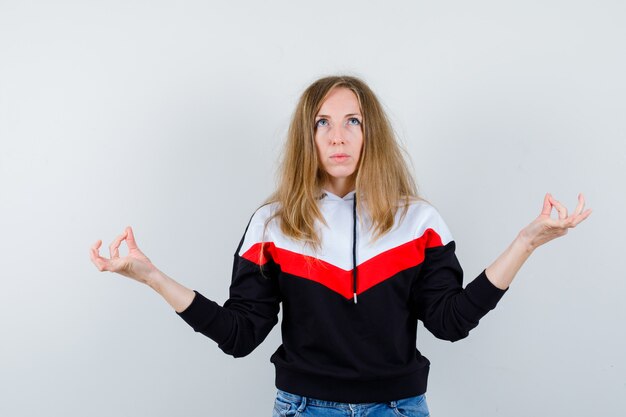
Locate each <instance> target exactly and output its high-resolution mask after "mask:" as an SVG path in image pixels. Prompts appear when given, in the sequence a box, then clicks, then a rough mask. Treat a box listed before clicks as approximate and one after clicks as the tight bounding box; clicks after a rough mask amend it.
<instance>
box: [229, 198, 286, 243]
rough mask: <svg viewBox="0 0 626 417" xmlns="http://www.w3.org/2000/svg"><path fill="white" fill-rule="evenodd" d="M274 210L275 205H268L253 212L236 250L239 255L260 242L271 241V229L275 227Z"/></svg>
mask: <svg viewBox="0 0 626 417" xmlns="http://www.w3.org/2000/svg"><path fill="white" fill-rule="evenodd" d="M276 209H277V203H269V204H264V205H262V206H261V207H259V208H257V209H256V210H255V211H254V213H253V214H252V217H250V221H249V222H248V225H247V226H246V230H245V232H244V235H243V237H242V239H241V243H240V245H239V248H238V250H237V252H238V253H239V254H240V255H242V254H243V253H246V252H247V251H249V250H250V249H251V248H253V247H255V246H256V245H258V244H260V243H262V242H270V241H271V236H272V234H273V229H275V227H276V218H274V217H273V216H274V213H276Z"/></svg>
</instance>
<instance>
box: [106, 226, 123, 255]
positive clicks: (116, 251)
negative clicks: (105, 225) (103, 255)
mask: <svg viewBox="0 0 626 417" xmlns="http://www.w3.org/2000/svg"><path fill="white" fill-rule="evenodd" d="M124 239H126V232H124V233H122V234H121V235H119V236H118V237H117V238H115V240H114V241H113V242H111V244H110V245H109V254H110V255H111V259H115V258H119V257H120V245H121V244H122V241H123V240H124Z"/></svg>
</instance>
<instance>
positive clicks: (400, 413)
mask: <svg viewBox="0 0 626 417" xmlns="http://www.w3.org/2000/svg"><path fill="white" fill-rule="evenodd" d="M287 416H289V417H429V416H430V414H429V412H428V406H427V405H426V397H425V396H424V394H422V395H416V396H415V397H409V398H403V399H401V400H397V401H386V402H379V403H358V404H349V403H338V402H333V401H324V400H317V399H315V398H309V397H302V396H300V395H296V394H291V393H289V392H285V391H282V390H278V393H277V394H276V401H275V402H274V413H273V414H272V417H287Z"/></svg>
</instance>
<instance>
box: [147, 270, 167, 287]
mask: <svg viewBox="0 0 626 417" xmlns="http://www.w3.org/2000/svg"><path fill="white" fill-rule="evenodd" d="M166 280H167V275H165V274H164V273H163V272H161V271H159V270H158V269H156V268H155V269H154V270H153V271H150V272H149V273H148V276H147V277H146V281H145V282H146V284H147V285H148V286H149V287H150V288H152V289H153V290H155V291H156V292H159V290H160V288H161V287H162V286H163V283H164V282H165V281H166Z"/></svg>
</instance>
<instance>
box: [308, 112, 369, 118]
mask: <svg viewBox="0 0 626 417" xmlns="http://www.w3.org/2000/svg"><path fill="white" fill-rule="evenodd" d="M351 116H359V117H363V116H361V113H348V114H346V115H345V116H343V117H351ZM315 117H316V118H318V117H326V118H330V116H329V115H327V114H318V115H317V116H315Z"/></svg>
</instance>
